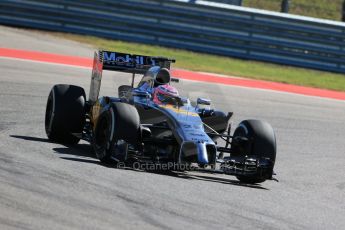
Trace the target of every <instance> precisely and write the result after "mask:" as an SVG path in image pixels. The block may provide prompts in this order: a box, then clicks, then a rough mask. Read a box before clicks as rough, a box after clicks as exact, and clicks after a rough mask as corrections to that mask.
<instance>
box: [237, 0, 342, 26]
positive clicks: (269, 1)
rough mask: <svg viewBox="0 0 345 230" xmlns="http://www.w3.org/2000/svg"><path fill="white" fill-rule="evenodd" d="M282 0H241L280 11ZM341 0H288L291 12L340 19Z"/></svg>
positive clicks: (244, 3)
mask: <svg viewBox="0 0 345 230" xmlns="http://www.w3.org/2000/svg"><path fill="white" fill-rule="evenodd" d="M281 2H282V0H243V6H247V7H253V8H258V9H265V10H272V11H280V7H281ZM342 4H343V0H290V11H289V13H291V14H298V15H304V16H310V17H316V18H324V19H331V20H337V21H340V20H341V16H342Z"/></svg>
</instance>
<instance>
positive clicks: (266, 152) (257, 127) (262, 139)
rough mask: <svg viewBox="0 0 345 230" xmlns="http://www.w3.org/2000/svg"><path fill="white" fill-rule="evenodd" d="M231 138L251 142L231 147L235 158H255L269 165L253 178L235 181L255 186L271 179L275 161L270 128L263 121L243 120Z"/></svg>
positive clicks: (241, 178) (245, 177) (238, 177)
mask: <svg viewBox="0 0 345 230" xmlns="http://www.w3.org/2000/svg"><path fill="white" fill-rule="evenodd" d="M233 136H234V138H237V137H244V138H247V139H248V140H251V141H249V142H245V143H246V144H244V145H241V146H234V147H232V152H234V153H235V155H236V156H240V157H244V156H245V155H251V156H256V157H257V158H258V159H260V160H265V161H266V160H267V162H269V165H270V166H269V168H265V169H264V170H263V171H262V172H261V173H258V174H256V175H253V176H237V179H238V180H240V181H241V182H244V183H249V184H256V183H262V182H264V181H265V180H266V179H269V178H271V177H272V174H273V167H274V163H275V159H276V137H275V133H274V131H273V128H272V126H271V125H270V124H268V123H267V122H264V121H259V120H245V121H242V122H241V123H240V124H239V126H238V127H237V128H236V130H235V132H234V135H233Z"/></svg>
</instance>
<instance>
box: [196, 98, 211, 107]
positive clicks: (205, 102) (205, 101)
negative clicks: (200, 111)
mask: <svg viewBox="0 0 345 230" xmlns="http://www.w3.org/2000/svg"><path fill="white" fill-rule="evenodd" d="M196 104H197V106H198V105H211V100H210V99H206V98H201V97H198V99H197V101H196Z"/></svg>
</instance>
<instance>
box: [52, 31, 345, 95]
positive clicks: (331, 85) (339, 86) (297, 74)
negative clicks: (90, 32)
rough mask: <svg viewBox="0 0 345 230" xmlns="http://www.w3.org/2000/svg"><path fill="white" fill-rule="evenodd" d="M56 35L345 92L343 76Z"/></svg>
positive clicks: (180, 64) (189, 65) (194, 66)
mask: <svg viewBox="0 0 345 230" xmlns="http://www.w3.org/2000/svg"><path fill="white" fill-rule="evenodd" d="M54 34H55V35H57V36H60V37H64V38H67V39H71V40H75V41H79V42H82V43H87V44H91V45H92V46H94V47H95V49H98V48H100V49H106V50H115V51H118V52H125V53H131V54H143V55H153V56H166V57H170V58H175V59H176V63H175V64H174V67H177V68H183V69H188V70H194V71H203V72H210V73H218V74H225V75H231V76H238V77H245V78H252V79H260V80H268V81H275V82H283V83H289V84H295V85H302V86H311V87H316V88H325V89H332V90H337V91H345V76H344V75H341V74H335V73H330V72H323V71H316V70H310V69H304V68H296V67H289V66H283V65H276V64H269V63H265V62H257V61H246V60H240V59H235V58H228V57H221V56H216V55H209V54H201V53H195V52H190V51H185V50H179V49H171V48H164V47H160V46H150V45H143V44H138V43H129V42H122V41H114V40H108V39H102V38H98V37H92V36H81V35H73V34H64V33H54Z"/></svg>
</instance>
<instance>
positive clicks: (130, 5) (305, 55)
mask: <svg viewBox="0 0 345 230" xmlns="http://www.w3.org/2000/svg"><path fill="white" fill-rule="evenodd" d="M193 2H194V3H192V2H190V1H172V0H126V1H116V0H114V1H111V0H98V1H89V0H74V1H68V0H45V1H35V0H32V1H29V0H2V1H0V23H1V24H6V25H15V26H23V27H31V28H39V29H47V30H54V31H64V32H72V33H79V34H89V35H95V36H102V37H107V38H113V39H120V40H126V41H133V42H142V43H147V44H156V45H162V46H170V47H176V48H182V49H188V50H193V51H198V52H204V53H212V54H217V55H224V56H231V57H238V58H243V59H251V60H260V61H268V62H274V63H280V64H287V65H295V66H301V67H306V68H314V69H320V70H327V71H334V72H341V73H345V23H342V22H333V21H327V20H321V19H313V18H307V17H301V16H293V15H287V14H282V13H274V12H269V11H263V10H255V9H249V8H244V7H240V6H232V5H228V4H222V3H215V2H207V1H193ZM114 48H115V47H114Z"/></svg>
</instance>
